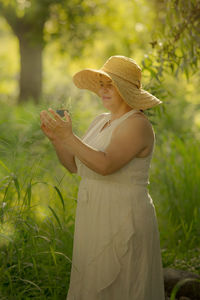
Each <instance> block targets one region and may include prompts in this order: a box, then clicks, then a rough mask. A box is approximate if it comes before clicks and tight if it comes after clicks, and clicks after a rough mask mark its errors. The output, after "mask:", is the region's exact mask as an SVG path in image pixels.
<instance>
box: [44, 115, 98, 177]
mask: <svg viewBox="0 0 200 300" xmlns="http://www.w3.org/2000/svg"><path fill="white" fill-rule="evenodd" d="M102 116H103V114H101V115H98V116H97V117H96V118H95V119H94V120H93V121H92V122H91V124H90V126H89V128H88V130H87V131H86V133H85V134H84V136H85V135H86V134H87V133H88V132H89V131H90V129H91V128H93V126H94V125H95V124H96V123H97V122H98V121H99V120H100V119H101V118H102ZM41 121H42V122H43V118H42V117H41ZM41 129H42V130H43V132H44V133H45V135H46V136H47V137H48V138H49V140H50V141H51V143H52V145H53V146H54V148H55V151H56V154H57V157H58V159H59V161H60V163H61V164H62V165H63V166H64V167H65V168H66V169H67V170H68V171H69V172H70V173H77V165H76V162H75V158H74V155H73V153H71V152H70V151H69V150H68V149H67V148H66V147H65V146H64V144H63V143H62V141H61V142H59V143H58V141H56V142H55V139H54V136H53V135H52V133H51V132H50V131H49V130H48V128H47V127H46V126H45V124H44V123H42V125H41Z"/></svg>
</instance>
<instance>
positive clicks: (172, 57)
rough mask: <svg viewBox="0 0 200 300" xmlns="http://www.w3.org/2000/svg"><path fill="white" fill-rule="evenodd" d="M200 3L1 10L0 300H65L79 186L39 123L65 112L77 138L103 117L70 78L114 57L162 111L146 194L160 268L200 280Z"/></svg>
mask: <svg viewBox="0 0 200 300" xmlns="http://www.w3.org/2000/svg"><path fill="white" fill-rule="evenodd" d="M199 23H200V1H199V0H191V1H187V0H163V1H162V0H152V1H147V0H123V1H121V0H112V1H111V0H94V1H91V0H70V1H67V0H42V1H40V0H0V266H1V272H0V299H19V300H21V299H31V298H35V299H65V297H66V294H67V290H68V285H69V279H70V269H71V258H72V247H73V232H74V218H75V211H76V203H77V190H78V184H79V181H80V178H79V176H77V175H76V174H70V173H69V172H68V171H67V170H66V169H64V167H62V166H61V165H60V164H59V162H58V159H57V157H56V154H55V151H54V150H53V147H52V146H51V144H50V142H49V141H48V139H47V138H46V137H45V136H44V135H43V133H42V132H41V130H40V120H39V113H40V111H41V110H43V109H48V107H52V108H53V109H57V108H63V107H64V108H68V109H69V110H70V114H71V117H72V121H73V130H74V132H75V133H76V134H77V135H78V136H79V137H81V136H82V135H83V134H84V132H85V131H86V129H87V127H88V126H89V124H90V122H91V121H92V119H93V118H94V117H95V116H96V115H97V114H99V113H101V112H104V111H105V109H104V108H103V107H102V104H101V101H99V99H98V98H97V96H95V94H92V93H91V92H89V91H83V90H78V89H77V88H76V87H75V86H74V85H73V82H72V76H73V74H74V73H75V72H77V71H79V70H81V69H82V68H97V69H99V68H100V67H102V65H103V64H104V62H105V61H106V60H107V59H108V58H109V57H110V56H111V55H125V56H128V57H131V58H133V59H135V60H136V62H137V63H138V64H139V65H140V66H141V68H142V74H143V75H142V76H143V77H142V85H143V88H145V89H147V90H148V91H149V92H152V93H153V94H154V95H156V96H157V97H158V98H160V99H161V100H162V101H163V104H162V105H160V106H159V107H155V108H153V109H150V110H147V111H145V113H146V114H147V115H148V117H149V119H150V121H151V122H152V124H153V127H154V130H155V134H156V147H155V152H154V156H153V160H152V164H151V169H150V185H149V187H148V188H149V193H150V195H151V197H152V199H153V201H154V204H155V208H156V212H157V217H158V224H159V230H160V242H161V249H162V258H163V266H164V267H173V268H179V269H183V270H188V271H192V272H194V273H196V274H200V259H199V257H200V239H199V237H200V217H199V216H200V214H199V213H200V206H199V204H200V187H199V184H200V167H199V166H200V151H199V149H200V133H199V131H200V84H199V82H200V81H199V79H200V72H199V59H200V24H199Z"/></svg>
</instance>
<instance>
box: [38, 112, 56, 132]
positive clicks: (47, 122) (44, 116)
mask: <svg viewBox="0 0 200 300" xmlns="http://www.w3.org/2000/svg"><path fill="white" fill-rule="evenodd" d="M40 118H41V121H42V123H44V124H45V126H47V127H49V128H55V126H56V121H55V120H54V119H52V118H51V117H50V116H49V114H48V113H47V112H46V111H45V110H44V111H42V112H41V113H40Z"/></svg>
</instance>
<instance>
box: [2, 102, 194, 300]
mask: <svg viewBox="0 0 200 300" xmlns="http://www.w3.org/2000/svg"><path fill="white" fill-rule="evenodd" d="M85 103H86V102H85ZM45 107H46V106H45V105H43V106H40V107H35V106H34V105H33V104H28V105H25V106H21V107H20V106H18V107H17V106H8V105H5V104H3V103H2V105H1V111H0V268H1V272H0V299H1V300H3V299H5V300H7V299H9V300H12V299H13V300H18V299H19V300H22V299H33V298H34V299H59V300H60V299H65V297H66V294H67V290H68V284H69V276H70V268H71V258H72V247H73V232H74V218H75V210H76V201H77V200H76V197H77V190H78V184H79V180H80V178H79V177H78V176H77V175H74V174H70V173H69V172H68V171H66V170H65V169H64V168H63V167H62V166H61V165H60V164H59V162H58V160H57V157H56V154H55V152H54V150H53V147H52V146H51V145H50V143H49V141H48V139H47V138H45V137H44V135H43V133H42V132H41V130H40V124H39V112H40V110H42V109H43V108H45ZM83 107H84V109H83ZM90 107H91V106H90V105H89V104H88V106H87V105H86V104H84V103H82V102H80V103H79V105H77V106H76V108H72V114H73V121H74V122H73V123H74V131H75V132H76V133H77V134H78V135H80V136H81V135H82V133H83V132H84V131H85V129H86V128H87V126H88V124H89V122H90V121H91V119H92V117H93V116H94V112H95V109H96V110H98V107H96V108H95V106H94V108H93V110H92V109H89V108H90ZM79 120H81V121H79ZM199 148H200V142H199V141H198V140H197V139H195V138H194V136H192V135H188V134H185V135H184V134H183V135H180V136H177V134H175V133H173V131H170V132H168V134H167V135H166V133H164V132H163V133H162V134H159V136H158V138H157V145H156V149H155V153H154V157H153V160H152V166H151V169H150V186H149V192H150V194H151V197H152V199H153V201H154V204H155V207H156V211H157V216H158V223H159V230H160V240H161V248H162V257H163V265H164V267H166V266H171V267H176V268H181V269H187V270H190V271H193V272H195V273H198V274H200V259H199V257H200V243H199V228H200V218H199V202H200V189H199V182H200V169H199V165H200V152H199Z"/></svg>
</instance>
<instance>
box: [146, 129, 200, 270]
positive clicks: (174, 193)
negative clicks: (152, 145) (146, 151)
mask: <svg viewBox="0 0 200 300" xmlns="http://www.w3.org/2000/svg"><path fill="white" fill-rule="evenodd" d="M199 149H200V141H199V140H197V139H195V138H194V137H193V136H191V135H189V134H188V135H187V134H186V135H182V136H181V137H179V136H177V135H176V134H175V133H172V132H171V133H170V132H168V133H167V135H163V136H162V137H161V138H160V140H159V144H158V146H157V147H156V151H155V155H154V158H153V164H152V167H151V186H150V192H151V195H152V198H153V199H154V202H155V206H156V209H157V212H158V215H159V225H160V237H161V245H162V248H163V257H164V258H165V259H164V261H165V262H166V264H169V263H170V264H174V263H175V264H176V265H177V266H181V267H185V268H187V269H190V270H194V271H196V272H199V273H200V259H199V256H200V187H199V183H200V168H199V166H200V151H199ZM169 252H170V255H171V256H170V255H168V254H169ZM192 253H193V263H192V265H191V262H190V258H191V256H192ZM178 254H179V255H178ZM180 254H182V255H180ZM195 257H196V259H195ZM194 266H195V267H194Z"/></svg>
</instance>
